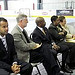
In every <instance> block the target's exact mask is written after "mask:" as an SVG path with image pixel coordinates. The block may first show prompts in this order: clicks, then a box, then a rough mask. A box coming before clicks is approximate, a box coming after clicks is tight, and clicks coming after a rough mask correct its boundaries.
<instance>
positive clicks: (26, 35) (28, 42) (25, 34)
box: [22, 30, 30, 43]
mask: <svg viewBox="0 0 75 75" xmlns="http://www.w3.org/2000/svg"><path fill="white" fill-rule="evenodd" d="M22 33H23V34H24V36H25V38H26V41H27V43H30V41H29V39H28V37H27V35H26V33H25V31H24V30H23V31H22Z"/></svg>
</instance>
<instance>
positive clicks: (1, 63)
mask: <svg viewBox="0 0 75 75" xmlns="http://www.w3.org/2000/svg"><path fill="white" fill-rule="evenodd" d="M6 42H7V50H6V48H5V47H4V45H3V42H2V40H1V39H0V68H3V69H5V70H8V71H10V70H11V65H12V63H13V62H14V61H16V62H17V54H16V52H15V47H14V39H13V37H12V35H11V34H7V35H6Z"/></svg>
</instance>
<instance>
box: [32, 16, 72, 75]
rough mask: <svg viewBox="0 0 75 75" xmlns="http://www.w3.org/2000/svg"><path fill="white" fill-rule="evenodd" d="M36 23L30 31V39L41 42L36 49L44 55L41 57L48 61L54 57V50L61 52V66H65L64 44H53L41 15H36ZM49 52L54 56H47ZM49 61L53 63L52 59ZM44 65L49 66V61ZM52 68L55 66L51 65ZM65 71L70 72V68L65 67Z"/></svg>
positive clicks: (66, 52) (65, 47)
mask: <svg viewBox="0 0 75 75" xmlns="http://www.w3.org/2000/svg"><path fill="white" fill-rule="evenodd" d="M36 24H37V27H36V28H35V30H34V31H33V33H32V40H33V41H34V42H36V43H39V44H41V43H42V46H41V47H40V49H39V50H37V51H39V53H41V55H43V56H44V57H43V58H44V60H45V61H50V60H51V59H53V58H54V57H56V56H55V54H54V53H55V52H61V53H62V54H63V58H64V59H63V60H62V62H63V67H65V62H66V58H67V55H68V47H67V46H65V45H62V46H61V45H59V46H57V45H56V44H55V42H54V41H53V40H52V38H51V36H50V35H49V33H48V30H47V28H46V27H45V20H44V18H43V17H37V18H36ZM43 30H44V31H43ZM49 53H53V54H52V56H53V55H54V57H52V56H49ZM45 57H46V58H45ZM47 58H49V60H47ZM50 62H51V63H52V64H55V63H54V62H53V61H52V60H51V61H50ZM52 64H51V65H52ZM46 65H48V67H50V65H49V63H48V64H47V63H46ZM53 68H55V67H52V69H53ZM54 71H55V70H54ZM56 71H57V69H56ZM65 71H66V72H69V73H70V72H71V71H70V70H67V69H66V70H65ZM55 75H56V74H55ZM57 75H58V74H57ZM59 75H61V74H59Z"/></svg>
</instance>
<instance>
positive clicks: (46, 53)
mask: <svg viewBox="0 0 75 75" xmlns="http://www.w3.org/2000/svg"><path fill="white" fill-rule="evenodd" d="M36 52H37V55H36V54H35V53H36ZM54 52H55V53H56V51H54ZM39 54H40V55H39ZM30 55H31V56H30V57H31V58H32V59H31V60H33V59H34V58H33V57H34V56H38V55H39V56H38V57H39V58H38V57H35V59H34V60H33V61H35V62H37V60H38V62H42V63H43V65H44V67H45V69H46V71H47V73H48V75H56V73H58V72H59V71H60V69H59V66H58V64H57V62H56V60H55V58H54V55H53V53H52V51H51V48H50V47H49V45H44V46H42V47H41V48H39V49H36V50H33V51H31V52H30ZM41 58H42V59H43V60H42V59H41ZM41 60H42V61H41ZM33 61H30V62H33Z"/></svg>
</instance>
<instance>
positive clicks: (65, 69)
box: [61, 67, 73, 73]
mask: <svg viewBox="0 0 75 75" xmlns="http://www.w3.org/2000/svg"><path fill="white" fill-rule="evenodd" d="M61 70H62V71H63V72H67V73H73V71H72V70H71V69H69V68H66V67H61Z"/></svg>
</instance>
